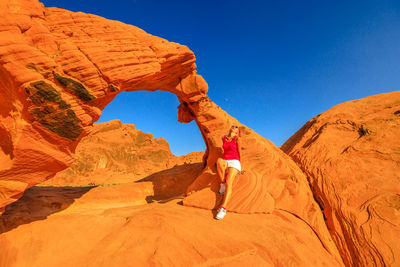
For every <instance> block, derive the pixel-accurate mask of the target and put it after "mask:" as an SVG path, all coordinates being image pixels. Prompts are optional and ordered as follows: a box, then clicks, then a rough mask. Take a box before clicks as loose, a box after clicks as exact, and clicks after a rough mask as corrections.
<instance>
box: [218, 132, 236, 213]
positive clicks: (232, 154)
mask: <svg viewBox="0 0 400 267" xmlns="http://www.w3.org/2000/svg"><path fill="white" fill-rule="evenodd" d="M222 142H223V143H222V144H223V145H222V148H223V151H224V152H223V155H222V158H219V159H218V160H217V172H218V176H219V178H220V179H221V184H220V189H219V193H220V194H225V195H224V202H223V203H222V205H221V207H220V208H219V209H218V213H217V215H216V216H215V218H216V219H218V220H221V219H223V218H224V216H225V214H226V208H225V207H226V204H227V203H228V200H229V198H230V196H231V193H232V184H233V178H234V177H235V176H236V175H237V174H239V173H240V172H241V164H240V150H241V142H240V129H239V127H238V126H232V127H231V128H230V129H229V133H228V135H225V136H224V137H223V138H222Z"/></svg>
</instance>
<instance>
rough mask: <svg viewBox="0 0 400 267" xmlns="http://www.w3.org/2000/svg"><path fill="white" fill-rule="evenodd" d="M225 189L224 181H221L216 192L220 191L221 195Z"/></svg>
mask: <svg viewBox="0 0 400 267" xmlns="http://www.w3.org/2000/svg"><path fill="white" fill-rule="evenodd" d="M225 189H226V185H225V183H221V184H220V185H219V191H218V193H220V194H221V195H222V194H225Z"/></svg>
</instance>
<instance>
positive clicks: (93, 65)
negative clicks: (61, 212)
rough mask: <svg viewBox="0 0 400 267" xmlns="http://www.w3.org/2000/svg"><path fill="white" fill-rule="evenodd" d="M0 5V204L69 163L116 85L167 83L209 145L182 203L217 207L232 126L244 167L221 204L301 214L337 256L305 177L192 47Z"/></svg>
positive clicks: (20, 5) (28, 7) (36, 6)
mask: <svg viewBox="0 0 400 267" xmlns="http://www.w3.org/2000/svg"><path fill="white" fill-rule="evenodd" d="M0 10H1V11H0V12H1V13H0V15H1V16H2V18H3V20H2V25H1V28H2V31H1V32H0V49H1V50H0V51H1V52H0V62H1V66H0V73H1V77H2V79H1V81H0V86H1V87H2V91H1V93H0V110H1V124H0V140H2V141H1V143H0V146H1V150H0V162H1V165H0V167H1V169H0V190H1V191H0V207H4V206H5V205H7V204H9V203H11V202H13V201H15V200H16V199H18V198H19V197H20V196H21V195H22V193H23V191H24V190H26V189H27V188H29V187H31V186H33V185H35V184H38V183H40V182H42V181H44V180H46V179H49V178H50V177H52V176H53V175H54V174H55V173H57V172H58V171H60V170H62V169H65V168H67V167H68V166H69V165H70V164H71V162H72V156H71V155H72V153H73V152H74V148H75V147H76V145H77V143H78V142H79V140H80V139H81V138H82V137H83V136H84V135H86V134H87V133H89V132H90V129H91V125H92V124H93V122H95V121H96V120H97V119H98V118H99V116H100V114H101V110H102V109H103V108H104V107H105V106H106V105H107V104H108V103H109V102H110V101H112V100H113V98H114V97H115V96H116V95H117V94H118V93H119V92H121V91H128V92H129V91H138V90H149V91H154V90H164V91H169V92H172V93H174V94H175V95H176V96H177V97H178V99H179V101H180V103H181V104H180V106H179V107H178V117H179V121H181V122H189V121H191V120H194V121H195V122H196V123H197V125H198V127H199V129H200V132H201V134H202V136H203V138H204V141H205V143H206V146H207V150H206V153H205V157H204V170H203V172H202V174H201V175H200V176H199V177H197V179H196V180H195V181H194V183H193V184H192V185H191V186H190V187H189V188H188V193H191V194H190V195H189V196H188V197H186V198H185V199H184V201H183V203H184V205H187V206H196V207H200V208H207V209H210V208H213V207H214V205H215V203H216V201H217V199H216V197H217V194H216V193H215V191H216V188H217V185H218V179H217V176H216V170H215V161H216V159H217V157H218V156H219V155H220V153H221V151H220V146H221V136H222V135H223V134H224V133H225V132H226V130H227V129H228V128H229V126H230V125H233V124H235V125H239V126H240V127H241V129H242V133H243V152H242V155H243V161H244V165H245V167H246V169H247V170H248V172H247V174H246V175H242V176H240V178H238V179H236V181H235V183H234V195H233V197H232V200H231V202H230V203H229V207H228V209H229V210H231V211H235V212H240V213H254V212H265V213H267V212H273V211H274V210H275V209H278V210H282V211H286V212H287V213H288V214H290V215H293V216H296V217H298V218H301V220H303V221H304V222H305V224H307V225H308V227H311V229H312V230H313V231H314V232H315V233H316V235H317V236H318V237H319V238H320V240H321V242H322V244H323V245H324V247H325V248H326V249H327V250H328V251H329V252H330V253H331V254H332V255H333V256H334V257H335V258H336V260H337V262H338V264H341V259H340V256H339V254H338V252H337V249H336V247H335V245H334V243H333V241H332V239H331V238H330V235H329V233H328V230H327V228H326V225H325V223H324V220H323V217H322V213H321V210H320V209H319V206H318V205H317V203H316V202H315V201H314V199H313V195H312V192H311V190H310V188H309V186H308V182H307V179H306V176H305V175H304V174H303V172H302V171H301V170H300V169H299V168H298V167H297V165H296V164H295V163H294V162H293V161H292V160H291V159H290V158H289V157H288V156H287V155H286V154H284V153H283V152H282V151H281V150H280V149H278V148H277V147H275V146H274V145H273V144H272V143H271V142H270V141H268V140H266V139H265V138H263V137H261V136H260V135H258V134H257V133H255V132H254V131H253V130H251V129H249V128H248V127H246V126H245V125H243V124H240V123H239V122H238V121H237V120H236V119H235V118H233V117H231V116H229V115H228V114H227V113H226V112H225V111H223V110H222V109H221V108H220V107H218V106H217V105H216V104H215V103H213V102H212V101H211V100H210V99H209V97H208V96H207V90H208V86H207V83H206V82H205V80H204V79H203V78H202V77H201V76H200V75H198V74H197V72H196V64H195V56H194V54H193V52H192V51H190V50H189V48H187V47H186V46H183V45H180V44H177V43H173V42H168V41H167V40H165V39H162V38H159V37H156V36H152V35H150V34H148V33H146V32H144V31H143V30H141V29H139V28H137V27H135V26H131V25H126V24H124V23H121V22H117V21H110V20H107V19H104V18H101V17H98V16H95V15H88V14H84V13H80V12H78V13H74V12H70V11H67V10H63V9H60V8H45V7H44V6H43V5H42V4H40V3H39V2H37V1H36V0H20V1H3V2H2V3H1V4H0Z"/></svg>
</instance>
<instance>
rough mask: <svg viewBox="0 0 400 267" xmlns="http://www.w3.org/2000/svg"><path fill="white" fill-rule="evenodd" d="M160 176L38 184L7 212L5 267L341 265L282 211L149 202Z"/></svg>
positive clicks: (0, 221) (1, 239)
mask: <svg viewBox="0 0 400 267" xmlns="http://www.w3.org/2000/svg"><path fill="white" fill-rule="evenodd" d="M151 184H152V182H151V181H148V182H143V183H128V184H124V185H115V186H107V187H94V188H84V187H75V188H68V187H48V188H46V187H33V188H30V189H29V190H27V191H26V192H25V194H24V196H23V198H21V199H20V200H18V201H17V202H14V203H12V204H11V205H9V206H8V207H7V211H6V213H5V215H3V216H2V217H0V233H1V232H2V234H0V247H1V257H0V266H7V267H10V266H11V267H13V266H96V267H99V266H107V267H108V266H193V265H204V266H249V265H252V266H321V267H326V266H338V264H337V262H336V259H335V257H334V256H332V255H331V254H330V253H329V252H328V251H327V250H326V249H325V248H324V247H323V244H322V243H321V242H320V240H319V239H318V238H317V236H316V235H315V234H314V232H313V231H312V229H311V228H310V227H309V226H308V225H307V224H306V223H305V222H304V221H303V220H301V219H300V218H297V217H295V216H292V215H291V214H290V213H287V212H285V211H282V210H275V211H274V212H273V213H270V214H235V213H232V214H228V215H227V216H226V218H225V219H224V220H222V221H217V220H214V219H213V214H212V213H211V212H210V211H209V210H204V209H195V208H190V207H185V206H182V205H177V203H176V200H173V201H169V202H154V203H151V204H146V200H145V198H146V196H148V195H149V194H151V189H152V185H151Z"/></svg>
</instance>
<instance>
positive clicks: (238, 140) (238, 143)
mask: <svg viewBox="0 0 400 267" xmlns="http://www.w3.org/2000/svg"><path fill="white" fill-rule="evenodd" d="M236 142H237V147H238V154H239V161H240V165H241V167H242V172H243V171H244V167H243V161H242V155H241V153H240V152H241V150H242V141H241V140H240V138H237V140H236Z"/></svg>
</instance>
